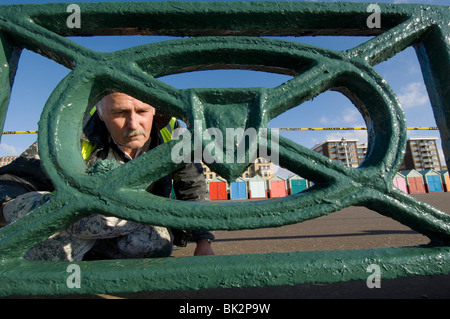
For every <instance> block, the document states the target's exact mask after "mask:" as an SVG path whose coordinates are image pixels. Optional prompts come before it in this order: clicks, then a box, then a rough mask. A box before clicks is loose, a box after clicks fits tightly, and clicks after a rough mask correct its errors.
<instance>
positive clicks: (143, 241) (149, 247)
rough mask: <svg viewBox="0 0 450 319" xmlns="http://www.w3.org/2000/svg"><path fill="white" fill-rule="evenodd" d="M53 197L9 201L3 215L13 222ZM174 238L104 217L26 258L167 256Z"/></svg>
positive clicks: (56, 238)
mask: <svg viewBox="0 0 450 319" xmlns="http://www.w3.org/2000/svg"><path fill="white" fill-rule="evenodd" d="M52 196H53V195H52V194H51V193H48V192H30V193H26V194H24V195H21V196H19V197H17V198H15V199H14V200H12V201H10V202H8V203H7V204H6V205H5V206H4V208H3V215H4V217H5V219H6V221H7V222H8V223H12V222H14V221H15V220H17V219H19V218H21V217H22V216H24V215H26V214H29V213H30V212H31V211H32V210H33V209H35V208H37V207H39V206H41V205H43V204H44V203H46V202H47V201H49V200H50V199H51V197H52ZM172 248H173V236H172V234H171V232H170V230H168V229H167V228H164V227H157V226H151V225H144V224H140V223H135V222H131V221H127V220H124V219H120V218H117V217H106V216H103V215H99V214H96V215H91V216H88V217H85V218H82V219H80V220H78V221H77V222H75V223H74V224H73V225H71V226H70V227H69V228H67V229H65V230H62V231H60V232H58V233H56V234H54V235H52V236H50V237H49V238H48V239H47V240H46V241H44V242H43V243H40V244H39V245H37V246H35V247H33V248H32V249H30V250H29V251H28V252H27V253H26V254H25V258H26V259H30V260H47V261H62V260H68V261H80V260H82V259H83V257H84V256H85V254H86V253H87V252H88V251H90V253H92V251H99V252H101V255H102V256H103V257H106V258H113V259H118V258H151V257H166V256H169V255H170V254H171V253H172Z"/></svg>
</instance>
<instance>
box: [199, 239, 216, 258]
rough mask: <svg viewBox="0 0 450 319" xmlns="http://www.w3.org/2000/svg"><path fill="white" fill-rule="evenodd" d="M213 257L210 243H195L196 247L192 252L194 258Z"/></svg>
mask: <svg viewBox="0 0 450 319" xmlns="http://www.w3.org/2000/svg"><path fill="white" fill-rule="evenodd" d="M207 255H215V254H214V251H213V250H212V247H211V243H210V241H208V240H207V239H202V240H199V241H198V242H197V247H196V248H195V250H194V256H207Z"/></svg>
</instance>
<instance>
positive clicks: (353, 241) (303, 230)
mask: <svg viewBox="0 0 450 319" xmlns="http://www.w3.org/2000/svg"><path fill="white" fill-rule="evenodd" d="M414 196H415V197H416V198H418V199H420V200H422V201H424V202H426V203H429V204H431V205H433V206H434V207H436V208H438V209H440V210H442V211H444V212H447V213H450V193H431V194H417V195H414ZM428 242H429V240H428V238H427V237H425V236H423V235H421V234H418V233H416V232H415V231H412V230H411V229H410V228H408V227H406V226H404V225H402V224H400V223H398V222H396V221H394V220H392V219H390V218H387V217H384V216H382V215H380V214H378V213H377V212H374V211H371V210H369V209H367V208H364V207H349V208H346V209H344V210H342V211H338V212H335V213H332V214H330V215H328V216H324V217H320V218H317V219H314V220H310V221H306V222H303V223H300V224H295V225H288V226H283V227H279V228H269V229H258V230H241V231H231V232H227V231H217V232H216V241H215V242H214V243H213V248H214V251H215V253H216V254H217V255H224V254H257V253H267V252H289V251H306V250H343V249H345V250H347V249H368V248H381V247H397V246H415V245H422V244H426V243H428ZM194 247H195V245H193V244H190V245H188V247H187V248H185V249H182V250H178V251H175V252H174V256H192V254H193V250H194ZM105 297H107V296H105ZM117 297H122V298H123V297H125V298H187V299H197V298H198V299H200V298H208V299H211V298H212V299H214V298H220V299H240V298H244V299H254V298H257V299H259V298H263V299H278V298H279V299H297V298H299V299H300V298H307V299H310V298H311V299H317V298H325V299H326V298H333V299H335V298H346V299H347V298H348V299H350V298H362V299H373V298H374V299H376V298H402V299H404V298H406V299H417V298H419V299H420V298H430V299H431V298H436V299H437V298H439V299H441V298H446V299H447V298H450V274H449V275H446V276H432V277H409V278H399V279H392V280H382V282H381V288H379V289H375V288H374V289H369V288H367V285H366V282H365V281H361V282H344V283H336V284H328V285H325V284H320V285H298V286H292V287H262V288H230V289H205V290H199V291H170V292H168V291H159V292H146V293H137V294H123V295H118V296H117Z"/></svg>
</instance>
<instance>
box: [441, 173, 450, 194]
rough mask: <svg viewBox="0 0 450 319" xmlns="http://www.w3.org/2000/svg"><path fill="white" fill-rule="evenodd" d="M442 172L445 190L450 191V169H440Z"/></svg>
mask: <svg viewBox="0 0 450 319" xmlns="http://www.w3.org/2000/svg"><path fill="white" fill-rule="evenodd" d="M439 174H441V181H442V186H443V187H444V192H448V191H449V189H450V177H449V176H448V171H439Z"/></svg>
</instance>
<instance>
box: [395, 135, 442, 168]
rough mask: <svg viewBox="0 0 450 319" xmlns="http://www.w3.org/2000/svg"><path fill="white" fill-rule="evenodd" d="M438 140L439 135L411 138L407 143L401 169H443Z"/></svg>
mask: <svg viewBox="0 0 450 319" xmlns="http://www.w3.org/2000/svg"><path fill="white" fill-rule="evenodd" d="M437 140H438V138H437V137H414V138H409V139H408V141H407V144H406V154H405V159H404V161H403V163H402V165H401V167H400V170H401V171H402V170H411V169H415V170H418V171H421V170H428V169H434V170H436V171H440V170H442V169H443V168H442V165H441V160H440V159H439V154H438V147H437V143H436V141H437Z"/></svg>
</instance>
